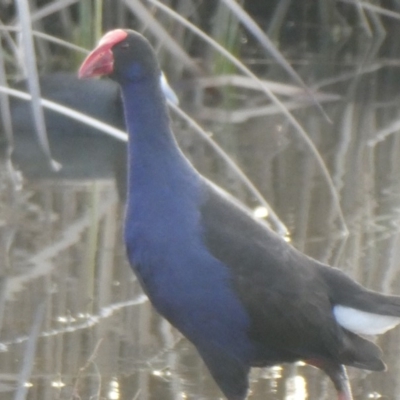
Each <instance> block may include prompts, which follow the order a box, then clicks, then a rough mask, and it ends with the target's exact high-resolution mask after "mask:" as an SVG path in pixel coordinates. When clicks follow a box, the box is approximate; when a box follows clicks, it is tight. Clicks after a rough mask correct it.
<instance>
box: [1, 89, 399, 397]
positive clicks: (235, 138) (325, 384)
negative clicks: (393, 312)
mask: <svg viewBox="0 0 400 400" xmlns="http://www.w3.org/2000/svg"><path fill="white" fill-rule="evenodd" d="M364 83H365V84H366V85H365V87H366V88H365V87H364V89H363V93H364V96H361V97H362V101H361V100H359V99H358V98H357V97H353V98H352V100H346V101H345V100H343V101H342V102H340V103H337V104H335V105H331V106H330V107H329V108H327V111H328V113H329V115H330V116H331V118H332V120H333V121H334V123H333V124H329V123H327V122H326V121H324V120H323V118H322V117H321V114H320V113H319V112H318V111H317V110H315V109H312V108H310V109H308V110H306V111H301V112H298V113H297V114H296V115H297V117H298V118H299V119H300V121H301V123H302V124H303V126H304V127H305V128H306V130H307V131H308V132H309V134H310V135H311V138H312V140H313V141H314V143H315V144H316V146H317V147H318V149H319V150H320V152H321V154H322V156H323V158H324V160H325V161H326V163H327V165H328V168H329V170H330V172H331V174H332V177H333V180H334V183H335V186H336V188H337V190H338V192H339V194H340V201H341V206H342V208H343V212H344V215H345V219H346V223H347V226H348V229H349V231H350V235H349V237H348V238H347V240H344V239H343V235H342V232H343V230H342V227H341V226H340V224H339V223H338V218H337V212H336V209H335V206H334V202H333V200H332V197H331V194H330V192H329V190H328V188H327V185H326V182H325V180H324V179H323V176H322V174H321V171H320V169H319V167H318V165H317V163H316V161H315V159H314V158H313V156H312V155H311V153H310V151H309V149H308V148H307V146H306V145H305V144H304V143H303V141H302V140H301V139H299V137H298V136H296V134H295V133H294V131H293V130H292V129H291V128H290V127H289V126H287V124H286V123H285V122H284V120H283V119H282V118H281V117H278V116H276V117H271V116H270V117H268V118H267V117H260V118H257V119H254V120H250V121H247V122H244V123H242V124H240V125H238V126H235V127H233V128H232V127H231V126H229V125H227V126H224V125H212V126H211V125H210V126H209V129H210V130H212V131H214V132H215V138H216V140H218V141H220V142H221V143H223V144H224V147H225V148H229V152H230V153H231V154H233V155H234V157H235V159H236V161H237V162H238V163H239V164H240V165H241V166H242V167H243V169H244V170H245V171H246V173H247V174H248V175H249V176H250V177H251V179H252V180H253V182H254V183H255V184H256V185H257V187H258V188H260V190H261V191H262V193H263V194H264V195H265V197H266V198H267V199H268V201H269V202H270V204H271V205H272V206H273V207H274V209H275V211H276V212H277V213H278V215H279V216H280V217H281V218H282V220H283V221H284V222H285V224H286V225H287V226H288V227H289V230H290V232H291V241H292V242H293V244H294V245H295V246H296V247H297V248H299V249H301V250H302V251H304V252H306V253H307V254H309V255H311V256H313V257H316V258H317V259H319V260H321V261H325V262H329V263H331V264H334V265H337V266H340V267H341V268H343V269H344V270H346V271H347V273H348V274H350V275H351V276H353V277H354V278H356V279H357V280H359V281H360V282H362V283H364V284H365V285H367V286H368V287H370V288H373V289H376V290H382V291H384V292H386V293H397V294H400V285H399V279H400V276H399V271H400V270H399V261H398V260H400V241H399V239H400V233H399V227H400V179H399V171H400V138H399V137H398V135H396V134H393V135H391V136H388V137H387V138H386V139H385V140H384V141H382V142H379V143H376V144H375V145H374V146H370V145H369V143H370V141H371V140H373V139H374V137H375V135H376V132H377V131H378V130H379V129H381V128H383V127H385V126H389V125H390V124H391V123H392V122H393V120H394V119H395V116H396V112H395V111H396V110H395V106H396V105H395V104H393V106H386V107H384V108H382V107H381V106H380V103H379V102H377V101H374V99H373V98H371V96H372V95H371V96H365V92H367V94H368V93H369V92H368V87H372V86H371V85H370V82H369V83H368V82H364ZM391 107H392V108H391ZM177 125H178V124H177ZM176 128H177V129H178V128H179V135H178V136H179V140H180V142H181V144H182V146H183V147H184V148H185V149H186V151H187V153H188V154H190V156H191V158H192V159H193V161H194V163H195V164H196V166H197V167H198V168H199V169H200V170H201V171H202V172H203V173H205V174H207V175H208V176H212V177H213V179H214V180H216V181H217V182H218V183H219V184H221V185H223V186H225V187H226V188H228V189H229V190H230V191H232V192H233V193H234V194H235V195H237V196H238V197H240V198H241V199H242V200H244V201H246V202H247V203H248V204H249V205H250V206H252V207H253V208H254V209H255V215H257V216H258V217H260V218H262V217H265V216H266V213H265V209H263V208H257V207H258V204H257V203H256V202H255V201H254V199H253V198H252V197H251V196H250V195H249V194H248V193H247V192H246V191H245V189H244V187H243V185H242V184H241V183H240V182H239V180H238V179H237V178H236V177H235V175H234V174H233V173H232V172H231V171H229V170H228V169H227V168H226V167H225V166H224V165H223V163H222V162H221V161H219V160H218V159H216V158H215V156H214V154H213V152H212V151H211V150H210V149H209V148H207V147H206V146H205V145H204V144H203V143H202V142H201V140H200V139H199V138H197V137H194V136H193V135H191V134H190V133H189V132H186V131H185V129H184V127H182V126H179V127H178V126H176ZM8 178H9V176H8V175H7V174H6V173H3V176H2V177H1V185H2V190H1V203H0V217H1V225H0V232H1V242H0V246H1V260H2V265H1V268H2V276H1V280H0V285H1V292H0V293H1V297H0V323H1V336H0V351H1V353H0V392H1V398H2V399H14V398H17V397H15V396H16V393H20V394H21V393H23V392H24V391H26V392H27V393H28V396H27V398H28V399H40V400H47V399H165V400H168V399H217V398H221V393H220V392H219V390H218V389H217V388H216V386H215V384H214V383H213V382H212V380H211V378H210V377H209V375H208V372H207V371H206V370H205V368H204V366H203V364H202V362H201V360H200V358H199V357H198V355H197V354H196V352H195V351H194V349H193V347H192V346H191V345H190V344H189V343H188V342H187V341H185V340H184V339H182V338H181V336H180V335H179V334H178V333H177V332H176V331H175V330H174V329H172V328H171V327H170V326H169V324H168V323H167V322H165V321H164V320H162V319H161V318H159V317H158V316H157V315H156V314H155V313H154V311H153V310H152V308H151V306H150V304H149V303H148V301H147V299H146V297H145V296H144V295H143V293H142V291H141V289H140V287H139V285H138V282H137V281H136V278H135V276H134V275H133V274H132V272H131V270H130V268H129V266H128V263H127V262H126V259H125V252H124V248H123V245H122V240H121V225H122V215H123V210H122V206H121V205H120V204H119V202H118V200H117V196H116V194H115V188H114V185H113V183H112V182H111V181H107V180H103V181H97V182H95V183H93V182H88V181H84V182H73V183H71V182H58V183H49V182H25V184H24V186H23V189H22V190H21V191H17V192H14V191H13V190H12V187H11V184H10V183H9V179H8ZM42 305H44V314H43V316H42V317H41V318H40V316H39V317H38V315H39V314H40V313H39V312H38V310H40V307H41V306H42ZM35 331H37V334H35ZM379 343H380V345H381V346H382V348H383V351H384V354H385V357H384V359H385V361H386V362H387V364H388V367H389V369H388V371H387V372H385V373H369V372H365V371H358V370H353V369H352V370H350V371H349V374H350V377H351V381H352V386H353V391H354V395H355V398H356V399H362V398H363V399H366V398H370V399H374V398H375V399H378V398H380V397H383V398H386V399H394V398H398V393H400V388H399V380H398V376H399V375H400V362H399V359H400V329H396V330H394V331H392V332H389V333H388V334H386V335H385V336H383V337H381V338H380V339H379ZM251 387H252V393H251V396H250V399H254V400H257V399H260V400H261V399H265V398H274V399H281V400H304V399H330V398H333V396H334V390H333V388H332V385H331V383H330V382H329V381H328V379H327V378H326V377H325V376H323V375H322V373H320V372H319V371H317V370H315V369H313V368H311V367H308V366H305V365H304V364H302V363H298V364H296V365H289V366H276V367H273V368H270V369H265V370H254V371H253V372H252V374H251Z"/></svg>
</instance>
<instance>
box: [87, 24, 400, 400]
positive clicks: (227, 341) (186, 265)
mask: <svg viewBox="0 0 400 400" xmlns="http://www.w3.org/2000/svg"><path fill="white" fill-rule="evenodd" d="M79 75H80V77H94V76H100V75H109V76H110V77H111V79H113V80H115V81H117V82H118V83H119V84H120V86H121V89H122V98H123V104H124V110H125V118H126V125H127V128H128V131H129V144H128V159H129V167H128V175H129V177H128V201H127V211H126V220H125V241H126V246H127V253H128V257H129V261H130V263H131V265H132V267H133V269H134V271H135V272H136V274H137V276H138V278H139V280H140V282H141V284H142V287H143V289H144V291H145V292H146V293H147V295H148V297H149V299H150V300H151V302H152V304H153V305H154V307H155V308H156V309H157V311H158V312H159V313H160V314H161V315H163V316H164V317H165V318H166V319H168V321H170V322H171V324H172V325H174V326H175V327H176V328H177V329H179V330H180V331H181V332H182V333H183V334H184V335H185V336H186V337H187V338H188V339H189V340H190V341H191V342H192V343H193V344H194V345H195V346H196V348H197V350H198V352H199V353H200V355H201V357H202V358H203V360H204V362H205V363H206V365H207V367H208V369H209V370H210V372H211V374H212V376H213V377H214V379H215V381H216V382H217V384H218V385H219V387H220V388H221V390H222V391H223V393H224V394H225V396H226V397H227V398H228V399H229V400H243V399H245V398H246V394H247V390H248V373H249V370H250V368H251V367H263V366H270V365H274V364H278V363H283V362H294V361H297V360H303V361H305V362H306V363H308V364H310V365H313V366H316V367H318V368H320V369H322V370H323V371H325V373H326V374H328V376H329V377H330V378H331V380H332V381H333V383H334V385H335V387H336V389H337V392H338V396H339V399H340V400H350V399H351V398H352V395H351V389H350V385H349V381H348V378H347V375H346V371H345V367H344V365H349V366H352V367H357V368H363V369H368V370H372V371H381V370H384V369H385V364H384V363H383V361H382V360H381V351H380V349H379V348H378V347H377V346H376V345H375V344H373V343H371V342H369V341H367V340H366V339H363V338H361V337H360V336H358V334H379V333H383V332H385V331H386V330H388V329H390V328H393V327H394V326H395V325H397V324H398V323H399V322H400V297H396V296H386V295H383V294H379V293H376V292H372V291H370V290H367V289H365V288H364V287H362V286H361V285H359V284H357V283H356V282H354V281H353V280H352V279H350V278H349V277H347V276H346V275H345V274H344V273H342V272H341V271H339V270H338V269H335V268H332V267H329V266H327V265H324V264H321V263H320V262H318V261H316V260H314V259H312V258H309V257H307V256H306V255H304V254H302V253H300V252H299V251H297V250H296V249H294V248H293V247H292V246H290V245H289V244H288V243H287V242H285V241H284V240H283V239H282V238H281V237H279V236H278V235H276V234H275V233H274V232H272V231H271V230H270V229H269V228H268V227H267V226H266V225H265V224H264V223H263V222H261V221H259V220H255V219H254V218H253V217H252V215H251V213H250V212H249V211H248V210H247V209H246V208H245V207H244V206H242V205H241V204H239V203H238V202H237V201H236V200H235V199H233V198H232V197H231V196H230V195H228V194H227V193H225V192H224V191H223V190H222V189H220V188H219V187H217V186H215V185H214V184H213V183H211V182H209V181H208V180H207V179H205V178H204V177H202V176H201V175H200V174H199V173H198V172H197V171H196V170H195V169H194V168H193V166H192V165H191V164H190V163H189V161H188V160H187V159H186V158H185V156H184V155H183V154H182V152H181V151H180V149H179V148H178V146H177V143H176V141H175V139H174V136H173V134H172V132H171V129H170V122H169V116H168V109H167V105H166V102H165V99H164V96H163V94H162V92H161V89H160V83H159V76H160V68H159V66H158V63H157V60H156V56H155V53H154V51H153V50H152V48H151V46H150V44H149V43H148V42H147V40H146V39H145V38H144V37H143V36H142V35H140V34H139V33H136V32H134V31H130V30H122V29H117V30H113V31H111V32H109V33H107V34H106V35H105V36H104V37H103V38H102V39H101V41H100V43H99V45H98V47H97V48H96V49H94V50H93V51H92V52H91V53H90V55H89V56H88V57H87V58H86V60H85V61H84V63H83V64H82V66H81V69H80V72H79Z"/></svg>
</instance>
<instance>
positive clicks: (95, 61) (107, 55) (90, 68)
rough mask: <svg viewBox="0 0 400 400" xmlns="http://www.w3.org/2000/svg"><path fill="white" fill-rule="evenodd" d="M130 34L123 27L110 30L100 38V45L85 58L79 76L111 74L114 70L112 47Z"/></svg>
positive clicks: (90, 76)
mask: <svg viewBox="0 0 400 400" xmlns="http://www.w3.org/2000/svg"><path fill="white" fill-rule="evenodd" d="M127 36H128V34H127V33H126V32H125V31H124V30H122V29H116V30H114V31H111V32H108V33H107V34H106V35H104V36H103V38H102V39H101V40H100V42H99V45H98V46H97V47H96V48H95V49H94V50H93V51H92V52H91V53H90V54H89V55H88V56H87V57H86V58H85V61H84V62H83V63H82V65H81V67H80V69H79V73H78V76H79V78H92V77H95V76H102V75H108V74H111V73H112V72H113V70H114V55H113V53H112V51H111V48H112V47H113V46H114V45H115V44H117V43H119V42H121V41H122V40H124V39H126V37H127Z"/></svg>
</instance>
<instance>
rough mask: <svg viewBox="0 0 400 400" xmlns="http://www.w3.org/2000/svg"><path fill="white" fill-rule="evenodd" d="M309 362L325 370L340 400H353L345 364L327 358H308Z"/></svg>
mask: <svg viewBox="0 0 400 400" xmlns="http://www.w3.org/2000/svg"><path fill="white" fill-rule="evenodd" d="M306 363H307V364H309V365H312V366H313V367H317V368H319V369H321V370H322V371H324V372H325V373H326V374H327V375H328V376H329V378H331V381H332V382H333V384H334V385H335V388H336V390H337V393H338V400H353V395H352V393H351V387H350V382H349V378H348V376H347V372H346V368H345V367H344V365H341V364H337V363H334V362H329V361H325V360H307V361H306Z"/></svg>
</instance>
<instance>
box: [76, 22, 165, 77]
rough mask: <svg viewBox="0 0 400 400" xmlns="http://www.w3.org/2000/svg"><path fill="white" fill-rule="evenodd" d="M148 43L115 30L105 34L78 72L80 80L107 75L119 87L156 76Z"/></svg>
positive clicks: (138, 36)
mask: <svg viewBox="0 0 400 400" xmlns="http://www.w3.org/2000/svg"><path fill="white" fill-rule="evenodd" d="M160 73H161V72H160V68H159V66H158V62H157V59H156V57H155V54H154V51H153V49H152V48H151V46H150V43H149V42H148V41H147V39H145V38H144V37H143V36H142V35H141V34H140V33H137V32H135V31H131V30H128V29H126V30H125V29H115V30H113V31H110V32H108V33H106V34H105V35H104V36H103V37H102V38H101V39H100V42H99V44H98V46H97V47H96V48H95V49H94V50H93V51H92V52H91V53H90V54H89V55H88V56H87V57H86V59H85V61H84V62H83V64H82V66H81V68H80V69H79V77H80V78H90V77H95V76H103V75H108V76H110V78H112V79H113V80H115V81H117V82H119V83H123V82H126V81H140V80H142V79H145V78H152V77H154V78H155V77H156V78H157V79H158V77H159V76H160Z"/></svg>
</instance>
